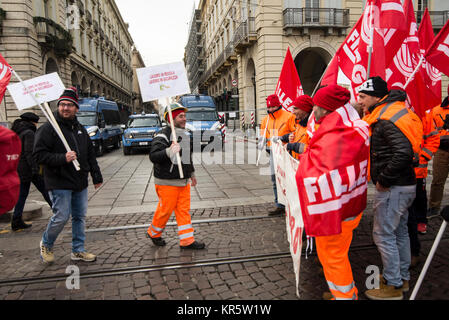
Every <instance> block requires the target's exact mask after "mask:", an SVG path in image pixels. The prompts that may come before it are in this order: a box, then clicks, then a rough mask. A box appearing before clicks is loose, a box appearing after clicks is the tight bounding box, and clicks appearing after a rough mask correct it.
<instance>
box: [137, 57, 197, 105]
mask: <svg viewBox="0 0 449 320" xmlns="http://www.w3.org/2000/svg"><path fill="white" fill-rule="evenodd" d="M136 72H137V79H138V80H139V86H140V92H141V94H142V101H143V102H148V101H153V100H157V99H161V98H167V97H174V96H178V95H182V94H186V93H190V86H189V81H188V79H187V73H186V68H185V66H184V63H183V62H182V61H180V62H174V63H168V64H161V65H157V66H151V67H148V68H140V69H137V70H136Z"/></svg>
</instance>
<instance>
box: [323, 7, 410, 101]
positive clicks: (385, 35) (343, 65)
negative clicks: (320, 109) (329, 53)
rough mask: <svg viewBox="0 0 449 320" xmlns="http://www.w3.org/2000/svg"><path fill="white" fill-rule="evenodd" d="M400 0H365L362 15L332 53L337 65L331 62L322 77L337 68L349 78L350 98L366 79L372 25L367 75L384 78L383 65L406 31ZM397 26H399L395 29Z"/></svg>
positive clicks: (334, 73)
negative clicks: (369, 62) (369, 61)
mask: <svg viewBox="0 0 449 320" xmlns="http://www.w3.org/2000/svg"><path fill="white" fill-rule="evenodd" d="M399 1H400V0H398V1H396V0H391V1H386V0H384V1H382V0H370V1H368V2H367V4H366V6H365V10H364V12H363V14H362V16H361V17H360V18H359V20H358V21H357V23H356V24H355V26H354V27H353V28H352V30H351V32H350V33H349V35H348V36H347V37H346V39H345V41H343V43H342V45H341V46H340V48H339V49H338V50H337V53H336V54H335V59H336V62H333V63H336V64H337V65H338V67H335V65H334V64H333V65H332V66H330V68H328V70H327V71H326V74H325V76H324V78H323V79H325V81H326V82H330V81H334V79H336V78H337V76H338V68H340V70H341V71H342V72H343V73H344V74H345V76H346V77H347V78H348V79H350V81H351V89H352V90H351V94H352V100H355V97H356V96H357V88H358V87H359V86H360V85H362V84H363V83H364V82H365V81H366V80H367V79H368V75H367V73H368V60H369V54H368V46H369V45H370V42H371V29H372V28H374V32H373V39H372V44H373V51H372V52H373V53H372V57H371V69H370V75H369V76H380V77H382V78H384V79H385V69H386V65H389V64H390V63H391V61H393V58H394V56H395V55H396V53H397V52H398V50H399V48H400V46H401V44H402V42H403V41H404V39H405V37H406V35H407V32H406V31H405V24H403V23H402V21H405V17H404V14H403V12H402V11H401V10H400V9H398V7H397V4H398V3H399ZM382 8H383V9H382ZM393 13H394V15H393ZM393 17H394V19H393ZM398 21H400V23H398ZM376 26H382V27H383V28H379V27H376ZM398 26H401V28H400V29H397V28H396V27H398ZM387 27H388V28H387Z"/></svg>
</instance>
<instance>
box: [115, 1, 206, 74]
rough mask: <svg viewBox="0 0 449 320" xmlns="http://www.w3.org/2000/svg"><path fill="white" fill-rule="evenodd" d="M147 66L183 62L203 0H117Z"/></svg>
mask: <svg viewBox="0 0 449 320" xmlns="http://www.w3.org/2000/svg"><path fill="white" fill-rule="evenodd" d="M115 2H116V4H117V6H118V8H119V10H120V13H121V15H122V17H123V20H124V21H125V22H128V23H129V32H130V34H131V37H132V38H133V40H134V44H135V45H136V47H137V50H139V51H140V54H141V55H142V58H143V60H144V62H145V65H146V66H147V67H148V66H152V65H158V64H165V63H170V62H175V61H181V60H182V59H183V58H184V48H185V46H186V44H187V38H188V26H189V22H190V19H191V18H192V12H193V8H194V6H195V8H197V7H198V2H199V0H162V1H155V0H151V1H149V0H115Z"/></svg>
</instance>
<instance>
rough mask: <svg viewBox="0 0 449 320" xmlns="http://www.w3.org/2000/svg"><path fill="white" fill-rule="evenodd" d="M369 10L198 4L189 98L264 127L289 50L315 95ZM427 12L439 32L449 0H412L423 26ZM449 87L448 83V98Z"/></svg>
mask: <svg viewBox="0 0 449 320" xmlns="http://www.w3.org/2000/svg"><path fill="white" fill-rule="evenodd" d="M364 5H365V0H200V2H199V6H198V8H197V10H196V11H195V13H194V15H195V16H197V17H198V18H197V19H196V25H195V29H194V32H195V33H196V37H195V40H196V47H195V50H196V55H197V56H198V57H199V58H198V59H200V63H199V64H198V67H197V69H196V70H191V72H189V75H190V74H192V75H193V74H194V75H197V76H198V77H199V81H198V82H197V83H196V87H195V88H192V91H195V90H196V91H197V92H200V93H204V94H209V95H211V96H213V97H215V100H216V102H217V105H218V108H219V110H220V111H233V110H239V109H240V111H242V110H254V109H256V110H257V112H256V123H260V120H261V119H262V117H263V116H264V115H265V114H266V106H265V99H266V97H267V96H268V95H270V94H272V93H274V91H275V87H276V85H277V81H278V78H279V74H280V70H281V66H282V63H283V61H284V58H285V53H286V51H287V48H290V51H291V53H292V56H293V59H294V62H295V65H296V68H297V70H298V74H299V76H300V79H301V83H302V85H303V88H304V91H305V93H306V94H309V95H310V94H312V92H313V90H314V88H315V86H316V84H317V83H318V82H319V80H320V78H321V76H322V74H323V72H324V71H325V69H326V67H327V65H328V63H329V62H330V60H331V58H332V57H333V56H334V55H335V53H336V51H337V49H338V48H339V46H340V44H341V43H342V42H343V40H344V39H345V37H346V35H347V34H348V32H349V31H350V30H351V28H352V27H353V26H354V24H355V23H356V21H357V20H358V18H359V17H360V15H361V14H362V10H363V9H362V8H363V7H364ZM426 7H428V8H429V10H430V13H431V19H432V22H433V26H434V28H435V31H436V32H437V31H438V30H439V29H441V27H442V26H443V25H444V23H445V22H446V21H447V19H448V16H449V15H448V14H449V1H446V0H414V8H415V10H417V19H418V22H419V21H420V17H421V14H422V12H423V11H424V9H425V8H426ZM191 33H192V28H191ZM192 38H193V37H192V36H190V37H189V43H188V45H187V47H186V61H187V63H186V65H188V61H191V59H189V52H190V51H191V50H192V46H193V45H192V42H190V39H192ZM188 67H192V66H189V65H188ZM447 83H448V81H447V77H443V94H444V95H446V90H445V88H447ZM191 84H192V83H191ZM247 119H248V116H247Z"/></svg>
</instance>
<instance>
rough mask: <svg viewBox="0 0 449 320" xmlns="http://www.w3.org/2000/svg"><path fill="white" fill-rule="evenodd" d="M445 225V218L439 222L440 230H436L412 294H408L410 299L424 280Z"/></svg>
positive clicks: (413, 298)
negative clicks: (436, 232) (433, 240)
mask: <svg viewBox="0 0 449 320" xmlns="http://www.w3.org/2000/svg"><path fill="white" fill-rule="evenodd" d="M446 226H447V222H446V220H445V221H443V223H442V224H441V227H440V231H438V234H437V237H436V238H435V242H434V243H433V245H432V249H430V253H429V256H428V257H427V260H426V263H425V264H424V267H423V269H422V271H421V273H420V275H419V278H418V281H417V282H416V285H415V288H413V292H412V295H411V296H410V300H415V297H416V294H417V293H418V290H419V288H420V287H421V283H422V281H423V280H424V277H425V276H426V272H427V269H429V265H430V262H431V261H432V259H433V256H434V254H435V251H436V250H437V248H438V245H439V244H440V241H441V237H442V236H443V233H444V230H445V229H446Z"/></svg>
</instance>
